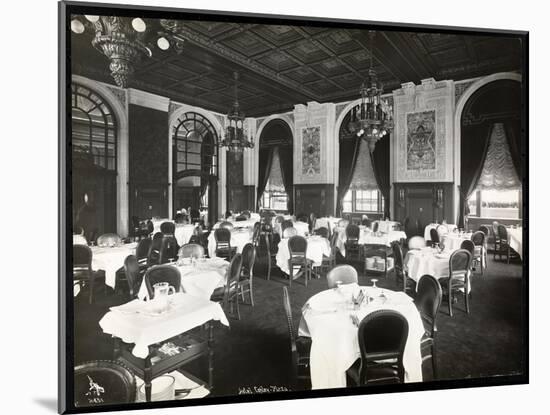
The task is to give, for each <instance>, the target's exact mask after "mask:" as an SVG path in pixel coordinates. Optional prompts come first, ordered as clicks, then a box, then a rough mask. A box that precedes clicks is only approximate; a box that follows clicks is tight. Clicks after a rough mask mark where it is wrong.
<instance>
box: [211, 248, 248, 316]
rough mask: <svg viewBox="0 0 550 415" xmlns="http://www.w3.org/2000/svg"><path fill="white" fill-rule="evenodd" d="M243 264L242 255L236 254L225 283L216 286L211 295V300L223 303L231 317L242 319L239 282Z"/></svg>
mask: <svg viewBox="0 0 550 415" xmlns="http://www.w3.org/2000/svg"><path fill="white" fill-rule="evenodd" d="M242 265H243V257H242V255H241V254H235V255H234V256H233V258H232V259H231V264H230V265H229V268H228V269H227V273H226V274H225V285H224V286H223V287H220V288H216V289H215V290H214V292H213V293H212V296H211V297H210V300H211V301H215V302H219V303H222V306H223V308H224V310H225V311H226V312H227V313H228V314H229V315H230V316H231V317H234V316H236V317H237V320H240V319H241V313H240V311H239V295H240V292H239V291H240V290H239V282H240V279H241V269H242ZM235 310H236V311H235Z"/></svg>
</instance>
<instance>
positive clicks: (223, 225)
mask: <svg viewBox="0 0 550 415" xmlns="http://www.w3.org/2000/svg"><path fill="white" fill-rule="evenodd" d="M233 228H234V226H233V223H231V222H228V221H223V222H221V223H220V226H219V228H218V229H229V230H232V229H233Z"/></svg>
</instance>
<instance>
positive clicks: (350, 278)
mask: <svg viewBox="0 0 550 415" xmlns="http://www.w3.org/2000/svg"><path fill="white" fill-rule="evenodd" d="M358 281H359V279H358V277H357V270H356V269H355V268H354V267H352V266H351V265H345V264H344V265H338V266H336V267H334V268H332V269H331V270H330V271H329V273H328V274H327V285H328V288H335V287H337V286H338V284H337V283H340V284H353V283H357V282H358Z"/></svg>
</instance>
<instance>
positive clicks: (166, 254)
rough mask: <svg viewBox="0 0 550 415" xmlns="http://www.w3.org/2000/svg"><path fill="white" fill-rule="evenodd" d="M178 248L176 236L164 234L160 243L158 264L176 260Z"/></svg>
mask: <svg viewBox="0 0 550 415" xmlns="http://www.w3.org/2000/svg"><path fill="white" fill-rule="evenodd" d="M163 235H164V234H163ZM178 250H179V246H178V241H177V240H176V238H174V237H173V236H169V235H164V237H163V238H162V242H161V244H160V253H159V264H167V263H169V262H174V261H176V260H177V259H178Z"/></svg>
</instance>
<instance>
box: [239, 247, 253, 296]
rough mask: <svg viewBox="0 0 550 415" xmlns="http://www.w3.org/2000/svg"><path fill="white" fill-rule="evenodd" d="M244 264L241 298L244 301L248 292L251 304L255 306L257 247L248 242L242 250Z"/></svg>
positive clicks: (240, 282) (240, 284)
mask: <svg viewBox="0 0 550 415" xmlns="http://www.w3.org/2000/svg"><path fill="white" fill-rule="evenodd" d="M242 257H243V264H242V268H241V279H240V281H239V286H240V290H241V299H242V301H243V303H244V301H245V300H244V298H245V294H247V293H248V296H249V298H250V304H251V305H252V307H254V281H253V280H254V263H255V262H256V247H255V246H254V245H253V244H251V243H248V244H246V245H245V246H244V247H243V251H242Z"/></svg>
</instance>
